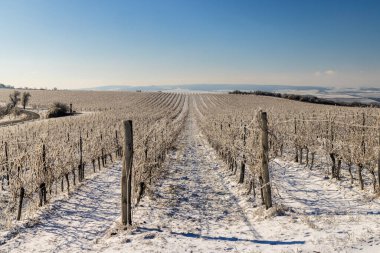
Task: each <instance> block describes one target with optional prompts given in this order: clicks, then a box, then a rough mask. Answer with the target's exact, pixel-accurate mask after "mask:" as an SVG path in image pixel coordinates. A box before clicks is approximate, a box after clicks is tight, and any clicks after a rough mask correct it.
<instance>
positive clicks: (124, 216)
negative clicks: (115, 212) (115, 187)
mask: <svg viewBox="0 0 380 253" xmlns="http://www.w3.org/2000/svg"><path fill="white" fill-rule="evenodd" d="M123 127H124V142H123V169H122V172H121V220H122V223H123V225H128V226H130V225H132V164H133V129H132V121H131V120H127V121H124V122H123Z"/></svg>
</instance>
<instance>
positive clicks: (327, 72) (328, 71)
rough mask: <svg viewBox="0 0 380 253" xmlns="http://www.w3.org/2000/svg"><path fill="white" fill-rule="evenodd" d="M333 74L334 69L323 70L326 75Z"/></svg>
mask: <svg viewBox="0 0 380 253" xmlns="http://www.w3.org/2000/svg"><path fill="white" fill-rule="evenodd" d="M334 74H335V71H334V70H331V69H329V70H326V71H325V75H327V76H332V75H334Z"/></svg>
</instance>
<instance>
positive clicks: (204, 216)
mask: <svg viewBox="0 0 380 253" xmlns="http://www.w3.org/2000/svg"><path fill="white" fill-rule="evenodd" d="M270 165H271V172H272V175H271V177H272V182H273V183H272V189H273V194H274V200H275V203H274V204H275V206H274V208H272V209H270V210H265V208H264V207H263V206H262V205H261V200H260V198H259V196H257V198H254V196H253V195H252V194H250V195H247V189H246V188H245V185H242V184H238V183H237V182H238V180H237V177H238V175H234V174H233V173H232V172H231V171H229V170H228V169H227V167H226V165H225V164H224V163H223V162H222V161H221V160H220V159H219V158H218V157H217V155H216V153H215V151H214V150H213V149H212V148H211V147H210V146H209V144H208V143H207V142H206V139H205V137H204V136H203V135H202V134H201V133H200V131H199V129H198V127H197V125H196V123H195V120H194V117H193V116H192V115H191V114H190V117H189V120H188V121H187V123H186V126H185V129H184V131H183V132H182V134H181V135H180V136H179V139H178V142H177V145H176V148H174V149H172V150H171V151H170V152H169V154H168V156H167V159H166V162H165V164H164V166H163V168H162V177H161V178H160V180H157V183H156V184H155V185H154V187H153V188H151V189H148V191H147V193H146V196H144V197H143V199H142V200H141V202H140V203H139V204H138V206H137V207H136V208H135V209H134V212H133V220H134V225H133V227H132V229H129V230H124V229H123V227H122V226H121V225H120V206H119V202H120V184H119V181H120V164H117V165H115V166H114V167H112V168H110V169H106V170H104V171H103V172H102V173H100V174H98V175H97V176H95V177H94V178H93V179H92V180H88V181H87V183H86V184H84V185H83V186H81V187H80V188H79V189H78V190H77V191H76V192H75V193H73V194H72V195H71V196H70V198H66V199H62V200H58V201H56V202H54V203H53V204H52V205H51V208H50V209H49V210H47V211H46V212H42V214H41V215H40V216H38V219H37V221H36V222H35V223H32V224H30V225H29V226H25V227H23V228H22V229H20V230H18V231H17V233H15V234H14V235H12V236H11V237H10V238H7V240H6V242H5V243H4V244H3V245H0V252H380V201H379V198H378V197H376V196H374V195H372V194H371V193H369V192H363V191H360V190H359V189H358V188H357V187H355V186H351V185H350V184H348V183H347V182H346V181H343V182H337V181H334V180H329V179H324V176H325V174H324V171H321V170H316V169H315V170H309V169H307V168H305V167H304V166H303V165H300V164H297V163H293V162H289V161H285V160H281V159H276V160H274V161H272V162H271V164H270ZM258 195H259V194H258ZM0 241H1V238H0Z"/></svg>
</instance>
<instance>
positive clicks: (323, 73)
mask: <svg viewBox="0 0 380 253" xmlns="http://www.w3.org/2000/svg"><path fill="white" fill-rule="evenodd" d="M335 73H336V71H335V70H332V69H327V70H324V71H320V70H318V71H316V72H314V75H315V76H332V75H335Z"/></svg>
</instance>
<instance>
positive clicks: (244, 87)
mask: <svg viewBox="0 0 380 253" xmlns="http://www.w3.org/2000/svg"><path fill="white" fill-rule="evenodd" d="M294 89H297V90H317V91H319V92H325V91H326V90H328V89H329V88H326V87H319V86H290V85H257V84H184V85H150V86H133V85H123V86H99V87H94V88H90V89H88V90H101V91H118V90H124V91H136V90H141V91H182V92H186V91H187V92H229V91H233V90H241V91H252V90H262V91H278V90H294Z"/></svg>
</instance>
